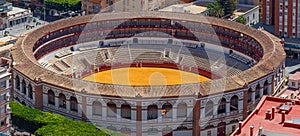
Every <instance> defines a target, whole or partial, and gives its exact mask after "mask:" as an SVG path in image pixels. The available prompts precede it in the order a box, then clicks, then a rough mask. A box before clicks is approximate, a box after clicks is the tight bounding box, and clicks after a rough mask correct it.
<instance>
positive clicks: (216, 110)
mask: <svg viewBox="0 0 300 136" xmlns="http://www.w3.org/2000/svg"><path fill="white" fill-rule="evenodd" d="M217 114H218V104H214V106H213V115H214V116H215V115H217Z"/></svg>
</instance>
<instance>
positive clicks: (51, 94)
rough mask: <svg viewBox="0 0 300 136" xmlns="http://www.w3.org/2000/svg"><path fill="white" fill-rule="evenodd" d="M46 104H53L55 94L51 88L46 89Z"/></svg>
mask: <svg viewBox="0 0 300 136" xmlns="http://www.w3.org/2000/svg"><path fill="white" fill-rule="evenodd" d="M48 104H51V105H55V95H54V92H53V91H52V90H51V89H50V90H48Z"/></svg>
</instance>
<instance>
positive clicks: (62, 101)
mask: <svg viewBox="0 0 300 136" xmlns="http://www.w3.org/2000/svg"><path fill="white" fill-rule="evenodd" d="M58 99H59V107H61V108H66V102H67V101H66V96H65V95H64V94H62V93H60V94H59V96H58Z"/></svg>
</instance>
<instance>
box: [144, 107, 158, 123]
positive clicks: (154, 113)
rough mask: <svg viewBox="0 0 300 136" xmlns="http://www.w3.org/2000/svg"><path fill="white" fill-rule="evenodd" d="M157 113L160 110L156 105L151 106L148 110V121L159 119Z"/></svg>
mask: <svg viewBox="0 0 300 136" xmlns="http://www.w3.org/2000/svg"><path fill="white" fill-rule="evenodd" d="M157 111H158V108H157V106H156V105H154V104H153V105H149V106H148V108H147V119H148V120H152V119H157V117H158V115H157Z"/></svg>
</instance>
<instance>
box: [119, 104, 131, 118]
mask: <svg viewBox="0 0 300 136" xmlns="http://www.w3.org/2000/svg"><path fill="white" fill-rule="evenodd" d="M121 117H122V118H125V119H131V106H130V105H129V104H128V103H124V104H122V105H121Z"/></svg>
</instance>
